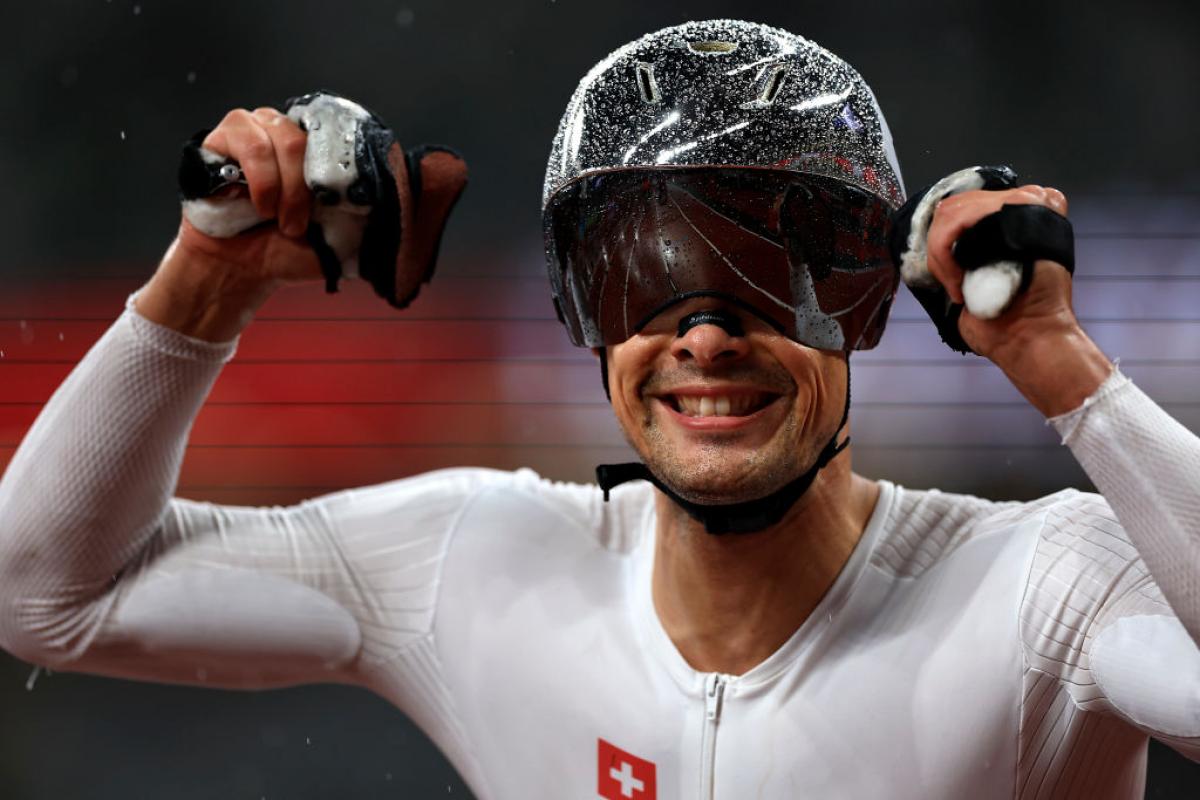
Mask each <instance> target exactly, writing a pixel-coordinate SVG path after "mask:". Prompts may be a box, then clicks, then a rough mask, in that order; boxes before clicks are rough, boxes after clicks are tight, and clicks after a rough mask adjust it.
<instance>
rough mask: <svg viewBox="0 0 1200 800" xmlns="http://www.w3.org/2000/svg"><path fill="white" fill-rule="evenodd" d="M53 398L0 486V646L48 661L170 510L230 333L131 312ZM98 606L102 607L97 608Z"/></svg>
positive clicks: (72, 641) (72, 643)
mask: <svg viewBox="0 0 1200 800" xmlns="http://www.w3.org/2000/svg"><path fill="white" fill-rule="evenodd" d="M136 295H137V293H136V292H135V293H134V294H132V295H130V296H129V298H128V299H127V300H126V306H125V312H124V313H123V314H122V315H121V316H120V317H119V318H118V319H117V320H116V322H115V323H113V325H112V326H111V327H110V328H109V329H108V330H107V331H105V333H104V335H103V336H101V337H100V339H99V340H98V341H97V342H96V343H95V344H94V345H93V346H92V348H91V349H90V350H89V351H88V353H87V355H86V356H85V357H84V358H83V359H82V360H81V361H80V363H79V364H78V365H77V366H76V368H75V369H74V370H73V371H72V372H71V374H70V375H69V376H68V377H67V378H66V380H65V381H63V383H62V385H61V386H59V387H58V389H57V390H56V391H55V392H54V394H53V395H52V396H51V398H50V400H49V401H48V402H47V403H46V405H45V407H44V408H43V410H42V412H41V414H40V415H39V416H38V418H37V420H36V421H35V422H34V424H33V426H32V427H31V428H30V430H29V432H28V433H27V435H26V436H25V439H24V440H23V441H22V443H21V445H20V447H19V448H18V449H17V451H16V453H15V454H14V455H13V458H12V460H11V462H10V463H9V465H8V469H7V471H6V472H5V474H4V478H3V481H2V482H0V556H2V557H0V601H2V602H0V606H2V609H3V610H2V612H0V644H3V645H4V647H5V648H6V649H9V650H11V651H13V652H14V653H17V654H23V653H30V654H38V655H40V656H41V657H42V658H43V659H46V660H58V659H62V658H70V657H71V656H72V655H78V654H79V653H80V652H82V650H83V649H85V648H86V647H87V645H88V640H89V638H90V636H89V634H91V633H94V631H95V630H96V626H95V625H89V624H87V622H86V621H85V620H80V619H77V618H74V617H72V615H71V614H72V612H71V611H70V610H71V609H76V608H78V607H79V606H80V605H81V604H84V603H88V602H91V601H94V600H96V599H97V598H100V597H102V596H103V595H105V593H106V592H107V591H108V589H109V588H111V586H112V585H113V583H114V582H115V578H116V576H117V575H118V574H119V573H120V572H122V570H124V569H125V567H126V566H127V565H128V564H130V563H131V562H132V561H133V559H134V558H135V557H136V556H137V554H138V553H139V552H140V551H141V550H142V549H143V548H144V547H145V546H146V544H147V542H148V541H149V539H150V537H151V536H152V535H153V532H154V530H155V528H156V527H157V526H158V524H159V522H160V521H161V519H162V517H163V515H164V514H165V512H166V510H167V502H168V500H169V499H170V497H171V495H172V493H173V491H174V488H175V483H176V480H177V477H178V474H179V468H180V464H181V462H182V460H183V454H184V449H185V446H186V444H187V436H188V432H189V430H190V429H191V425H192V421H193V419H194V418H195V415H196V413H197V412H198V411H199V409H200V406H201V405H202V404H203V402H204V399H205V397H206V396H207V394H208V392H209V390H210V389H211V388H212V385H213V383H214V382H215V380H216V378H217V376H218V374H219V373H220V371H221V368H222V366H223V365H224V364H225V363H226V362H227V361H229V359H231V358H232V357H233V354H234V352H235V350H236V348H237V341H238V340H237V339H234V340H233V341H230V342H224V343H212V342H205V341H202V340H200V339H195V338H192V337H189V336H185V335H184V334H182V333H178V332H176V331H173V330H170V329H168V328H165V327H163V326H160V325H156V324H154V323H152V322H150V321H149V320H147V319H145V318H144V317H141V316H140V315H138V314H137V313H136V311H135V310H134V309H133V301H134V298H135V297H136ZM92 609H93V613H96V614H102V613H103V610H102V609H101V608H100V607H99V606H96V605H94V604H93V606H92Z"/></svg>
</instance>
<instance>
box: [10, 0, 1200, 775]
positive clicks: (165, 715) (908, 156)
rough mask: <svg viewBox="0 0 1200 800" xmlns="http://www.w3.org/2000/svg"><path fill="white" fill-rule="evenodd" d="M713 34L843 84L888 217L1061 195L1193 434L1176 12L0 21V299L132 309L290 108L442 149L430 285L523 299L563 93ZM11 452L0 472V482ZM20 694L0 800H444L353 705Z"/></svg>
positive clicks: (283, 8)
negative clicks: (246, 133) (962, 193)
mask: <svg viewBox="0 0 1200 800" xmlns="http://www.w3.org/2000/svg"><path fill="white" fill-rule="evenodd" d="M728 16H734V17H742V18H746V19H753V20H758V21H762V22H767V23H770V24H775V25H778V26H781V27H784V28H788V29H790V30H792V31H794V32H796V33H799V34H802V35H805V36H808V37H809V38H812V39H814V40H816V41H817V42H819V43H821V44H822V45H824V46H826V47H828V48H830V49H831V50H833V51H834V52H836V53H838V54H839V55H841V56H842V57H844V58H845V59H846V60H848V61H849V62H850V63H852V64H853V65H854V66H855V67H856V68H857V69H858V70H859V71H860V72H861V73H862V74H863V75H864V77H865V78H866V79H867V80H868V82H869V83H870V84H871V85H872V87H873V88H874V90H875V93H876V95H877V97H878V98H879V101H880V104H881V106H882V108H883V110H884V112H885V113H886V115H887V118H888V121H889V123H890V126H891V129H892V132H893V135H894V137H895V140H896V146H897V150H898V153H899V157H900V163H901V166H902V169H903V171H904V177H905V180H906V183H907V185H908V186H909V188H910V189H913V188H916V187H919V186H922V185H924V184H927V183H929V182H930V181H932V180H934V179H936V178H938V177H940V176H941V175H943V174H945V173H946V172H949V171H950V170H952V169H956V168H959V167H962V166H965V165H969V164H973V163H981V162H991V163H996V162H1007V163H1011V164H1013V165H1014V166H1015V167H1016V168H1017V169H1018V170H1019V171H1020V172H1021V173H1022V175H1024V176H1026V177H1028V178H1030V179H1031V180H1035V181H1038V182H1043V183H1047V184H1052V185H1055V186H1058V187H1059V188H1061V189H1063V191H1065V192H1066V194H1067V196H1068V198H1070V199H1071V200H1072V205H1073V208H1078V209H1080V213H1081V215H1082V216H1081V217H1080V219H1081V220H1082V221H1079V222H1077V230H1078V231H1079V233H1080V237H1081V238H1080V250H1081V256H1082V255H1083V254H1084V253H1085V252H1086V253H1089V254H1091V262H1092V264H1093V265H1095V267H1096V269H1094V270H1093V272H1098V273H1102V275H1104V274H1106V275H1108V276H1110V279H1111V280H1110V283H1111V286H1110V285H1109V284H1107V283H1103V282H1102V281H1100V282H1095V283H1092V284H1085V283H1083V282H1080V283H1079V284H1078V285H1079V286H1080V287H1081V288H1082V289H1088V288H1089V286H1090V287H1091V288H1092V289H1093V290H1094V291H1095V292H1097V293H1099V294H1102V295H1103V296H1105V297H1115V300H1113V302H1112V303H1111V305H1114V306H1116V307H1118V308H1119V307H1120V306H1121V303H1122V302H1123V301H1122V296H1121V294H1120V293H1121V291H1122V289H1121V287H1122V286H1128V287H1129V291H1130V294H1128V295H1125V296H1126V297H1129V298H1133V300H1130V301H1129V302H1130V303H1134V302H1136V303H1137V304H1138V307H1137V308H1136V309H1134V310H1132V311H1129V312H1128V314H1126V315H1125V316H1122V314H1121V313H1115V312H1112V311H1111V310H1100V311H1097V312H1096V313H1095V314H1094V315H1093V317H1092V319H1093V320H1094V321H1095V323H1096V324H1097V326H1098V329H1102V328H1103V326H1104V325H1106V324H1116V325H1121V324H1124V323H1128V322H1130V320H1131V319H1134V318H1136V319H1135V320H1134V323H1136V324H1129V325H1127V326H1126V327H1125V328H1120V329H1117V330H1116V332H1115V333H1113V335H1112V336H1113V338H1111V339H1110V340H1109V341H1112V342H1116V343H1120V344H1121V345H1123V346H1124V347H1125V349H1126V351H1127V352H1132V353H1142V354H1143V355H1142V356H1141V363H1138V361H1137V359H1136V358H1135V359H1133V364H1132V366H1130V367H1129V369H1128V371H1129V372H1130V373H1131V374H1134V375H1135V377H1140V376H1139V374H1138V370H1139V369H1142V370H1143V373H1142V375H1144V376H1145V378H1144V381H1143V382H1144V384H1145V385H1146V386H1147V387H1148V388H1147V391H1149V392H1150V393H1151V395H1152V396H1155V397H1156V399H1160V400H1162V401H1163V402H1164V405H1167V406H1168V408H1169V409H1170V410H1172V411H1173V412H1174V413H1177V415H1179V416H1180V418H1181V419H1182V420H1183V421H1184V422H1185V424H1188V425H1189V426H1190V427H1192V428H1193V430H1194V429H1196V419H1197V407H1198V406H1200V389H1198V388H1197V385H1198V383H1200V382H1198V381H1197V378H1196V370H1195V365H1196V359H1197V357H1200V351H1198V350H1197V345H1196V344H1195V341H1196V338H1195V337H1196V334H1197V333H1200V327H1198V326H1197V325H1196V324H1195V323H1197V322H1200V316H1198V315H1197V313H1196V311H1195V308H1196V305H1197V303H1196V301H1197V300H1200V293H1198V292H1197V288H1198V286H1200V283H1197V280H1198V279H1200V259H1198V258H1197V242H1198V240H1200V224H1197V221H1196V213H1195V212H1196V210H1197V199H1198V197H1200V148H1198V147H1197V145H1196V140H1197V133H1198V132H1200V108H1198V104H1197V101H1196V98H1197V91H1196V82H1197V79H1198V78H1200V63H1198V61H1200V55H1198V54H1197V53H1198V50H1197V46H1196V42H1197V41H1198V40H1200V16H1198V12H1197V11H1196V10H1195V7H1194V6H1192V5H1191V4H1185V3H1169V4H1168V3H1163V4H1153V3H1150V4H1141V5H1136V6H1135V5H1133V4H1129V3H1125V2H1114V1H1113V0H1100V1H1099V2H1090V3H1086V4H1085V3H1077V4H1072V3H1059V2H1036V3H1035V2H1020V1H1016V2H975V3H967V2H957V3H951V2H929V1H927V0H920V1H917V2H904V3H888V4H885V3H878V4H862V3H852V2H841V1H839V2H788V3H780V2H757V1H755V0H741V1H740V2H737V3H731V2H701V1H699V0H693V1H692V2H687V3H682V2H659V3H649V2H645V0H639V1H638V2H630V1H629V0H609V1H608V2H590V3H584V2H576V1H575V0H557V2H552V1H551V0H540V1H539V2H505V3H494V2H481V1H480V0H471V1H470V2H432V0H430V1H429V2H407V1H406V2H400V3H371V2H362V1H361V0H360V1H358V2H339V3H336V4H335V3H332V2H326V3H320V2H289V3H286V4H285V3H266V2H258V3H252V2H237V3H235V2H207V3H194V2H189V3H174V4H167V3H165V2H159V1H158V0H146V1H145V2H137V3H135V2H130V0H112V1H111V2H104V0H87V1H85V0H76V2H72V3H66V2H43V3H37V4H33V3H28V4H8V5H7V6H6V7H5V9H4V12H3V23H4V25H3V29H4V31H5V34H6V36H5V39H6V42H5V46H4V53H3V55H2V56H0V58H2V59H3V62H0V63H2V64H3V66H4V78H3V79H0V92H2V96H0V108H2V109H3V112H2V113H3V118H4V122H3V124H2V125H0V176H2V178H3V187H4V190H3V192H0V219H2V220H3V224H4V231H5V234H4V247H3V248H0V276H3V277H4V281H5V282H4V284H0V286H2V285H7V286H10V287H11V286H17V285H22V282H25V283H28V282H31V281H34V282H39V283H40V284H41V285H43V286H45V285H53V286H60V285H61V286H68V285H71V282H72V281H81V280H83V281H91V280H95V279H100V278H108V277H111V278H113V279H115V280H124V279H136V280H144V279H145V278H146V277H148V276H149V275H150V273H151V272H152V270H153V266H154V263H155V260H156V259H157V257H158V256H159V255H160V254H161V251H162V249H163V248H164V246H165V245H166V243H167V242H168V241H169V239H170V237H171V235H172V233H173V230H174V227H175V225H176V223H177V219H178V206H177V202H176V198H175V193H174V184H173V172H174V168H175V164H176V159H177V153H178V145H179V143H180V142H181V141H182V140H183V139H184V138H186V137H187V136H188V135H189V134H191V133H192V132H193V131H195V130H196V129H198V128H201V127H208V126H211V125H213V124H215V123H216V122H217V121H218V120H219V119H220V117H221V116H222V114H223V113H224V112H225V111H226V110H228V109H229V108H231V107H235V106H239V105H240V106H246V107H250V108H253V107H255V106H257V105H261V104H281V103H282V102H283V101H284V99H285V98H287V97H289V96H292V95H295V94H300V93H303V92H306V91H309V90H312V89H314V88H326V89H330V90H334V91H337V92H339V93H342V94H345V95H347V96H350V97H353V98H355V99H357V100H359V101H360V102H362V103H364V104H366V105H368V106H369V107H371V108H372V109H373V110H375V111H376V112H378V113H379V114H380V115H381V116H382V117H383V118H384V119H386V120H388V121H389V123H391V124H392V125H393V126H394V127H395V128H396V129H397V130H398V131H399V133H400V135H401V138H402V140H403V141H405V142H409V143H417V142H426V141H428V142H445V143H448V144H453V145H454V146H456V147H457V148H458V149H460V150H461V151H462V152H463V153H464V154H465V155H466V156H467V158H468V160H469V162H470V165H471V170H472V178H471V181H472V182H471V186H470V188H469V190H468V192H467V194H466V195H465V197H464V199H463V201H462V203H461V204H460V206H459V208H458V209H457V211H456V213H455V217H454V221H453V222H452V225H451V228H450V231H449V233H448V234H447V238H446V242H445V246H444V251H443V253H444V256H443V266H442V267H439V270H440V271H441V272H446V273H448V274H450V275H456V274H462V275H466V274H471V273H482V272H486V271H487V270H489V269H493V268H495V269H500V267H499V266H497V265H504V266H503V270H507V271H508V272H511V273H513V274H519V275H526V276H528V275H537V274H540V270H541V269H542V266H541V264H542V262H541V253H540V229H539V215H538V201H539V197H540V191H541V178H542V170H543V168H544V165H545V159H546V156H547V153H548V150H549V143H550V139H551V136H552V135H553V132H554V129H555V127H556V125H557V123H558V118H559V115H560V114H561V112H562V109H563V107H564V105H565V103H566V101H567V99H568V97H569V95H570V92H571V90H572V89H573V87H574V85H575V83H576V81H577V80H578V79H579V77H581V76H582V75H583V73H584V72H585V71H586V70H587V69H588V68H589V67H590V66H591V65H592V64H593V63H594V62H595V61H597V60H598V59H600V58H601V57H602V56H603V55H605V54H606V53H607V52H608V51H609V50H611V49H613V48H614V47H616V46H618V45H620V44H622V43H624V42H625V41H628V40H629V39H632V38H634V37H636V36H638V35H640V34H641V33H644V32H647V31H650V30H653V29H656V28H659V27H662V26H665V25H669V24H674V23H677V22H681V21H683V20H685V19H702V18H709V17H728ZM1147 220H1149V222H1148V221H1147ZM1164 220H1165V221H1164ZM1110 241H1111V245H1110ZM1106 259H1107V260H1106ZM1086 262H1087V259H1084V258H1082V257H1081V262H1080V273H1081V274H1080V278H1081V279H1082V280H1083V281H1086V280H1087V275H1086V271H1087V263H1086ZM1135 280H1136V283H1135V282H1134V281H1135ZM1121 281H1126V283H1124V284H1123V283H1121ZM77 285H84V284H77ZM86 285H91V284H86ZM133 285H136V282H135V283H134V284H133ZM3 291H5V289H3V288H0V292H3ZM539 291H540V290H539ZM1155 292H1158V293H1157V294H1156V293H1155ZM1172 303H1174V304H1175V305H1172ZM10 305H11V304H10ZM1177 307H1184V308H1185V311H1172V310H1171V309H1174V308H1177ZM414 308H415V307H414ZM547 308H548V304H547ZM1106 308H1107V307H1106ZM1160 308H1162V309H1167V310H1166V311H1163V312H1162V313H1161V314H1160V313H1159V311H1158V309H1160ZM1186 309H1190V311H1188V310H1186ZM898 311H903V309H898ZM1135 312H1136V313H1135ZM117 313H119V308H113V309H111V314H110V319H111V317H115V315H116V314H117ZM25 316H30V317H35V316H36V314H34V313H33V311H32V309H30V313H29V314H28V315H26V314H24V313H22V311H21V309H17V310H16V311H15V312H13V313H11V314H7V315H6V316H5V317H4V319H3V320H0V322H4V323H12V324H15V323H16V322H17V318H18V317H21V318H24V317H25ZM916 319H917V318H916V317H914V320H916ZM1164 320H1165V321H1167V322H1169V323H1171V324H1170V326H1169V327H1154V326H1155V325H1156V324H1158V323H1159V322H1162V321H1164ZM1139 325H1140V326H1141V327H1138V326H1139ZM23 326H24V323H23V322H22V328H23ZM922 329H923V328H922ZM1147 331H1149V332H1147ZM1164 331H1165V333H1164ZM1181 331H1182V334H1181V333H1180V332H1181ZM889 333H892V331H889ZM1188 334H1190V335H1191V336H1192V338H1191V339H1190V340H1188V341H1187V342H1185V343H1184V344H1180V343H1179V341H1175V347H1174V349H1173V350H1172V351H1171V353H1172V355H1171V359H1172V361H1171V364H1170V365H1169V371H1163V370H1161V369H1159V366H1161V364H1159V362H1158V361H1156V359H1155V358H1154V353H1155V352H1156V350H1155V348H1157V347H1160V346H1161V345H1160V343H1159V341H1156V339H1160V340H1164V341H1165V340H1166V339H1169V338H1170V337H1171V336H1175V337H1176V338H1178V337H1179V336H1181V335H1188ZM923 335H924V334H923ZM1106 349H1110V348H1109V347H1108V346H1106ZM1110 352H1111V349H1110ZM1147 353H1148V354H1149V355H1146V354H1147ZM1117 354H1120V353H1117ZM10 355H11V354H10ZM1123 363H1127V362H1123ZM868 367H869V364H868ZM1155 370H1158V371H1155ZM4 374H5V373H3V372H0V380H4ZM856 380H857V373H856ZM596 390H597V393H598V387H596ZM866 391H867V392H868V393H869V392H870V388H869V386H868V389H867V390H866ZM595 399H596V400H602V399H603V398H602V397H599V398H595ZM1006 413H1007V412H1006ZM1022 424H1024V423H1022ZM14 436H15V437H16V438H15V439H14ZM17 441H19V436H17V435H16V434H13V435H11V436H9V437H8V438H7V439H6V440H5V441H4V442H3V444H4V445H5V446H6V447H5V454H6V456H7V455H11V450H12V446H14V445H15V444H16V443H17ZM867 441H868V444H869V438H868V440H867ZM1039 442H1040V443H1039V444H1037V445H1036V447H1043V448H1044V447H1048V445H1047V444H1046V442H1045V441H1041V440H1039ZM968 444H969V443H968ZM963 446H964V447H965V446H967V445H966V444H964V445H963ZM1031 446H1033V445H1031ZM864 452H865V453H866V456H864V463H865V464H866V466H867V470H866V472H867V474H872V475H878V476H887V477H892V478H899V479H902V480H904V479H907V482H908V483H909V484H910V485H948V488H956V489H959V490H969V491H976V492H978V493H981V494H989V495H993V496H998V495H999V494H1004V493H1007V494H1008V495H1010V496H1033V495H1034V494H1036V493H1038V492H1041V491H1045V490H1050V489H1052V488H1057V487H1058V486H1061V485H1066V484H1071V485H1079V486H1087V482H1086V477H1084V476H1082V474H1081V473H1080V472H1079V471H1078V470H1077V469H1076V470H1074V471H1071V468H1070V466H1067V467H1062V464H1063V463H1064V462H1063V459H1062V457H1061V456H1057V457H1056V458H1057V459H1058V460H1057V461H1056V460H1054V459H1053V458H1051V459H1049V460H1046V459H1042V458H1040V457H1039V456H1038V453H1039V452H1043V451H1034V452H1033V455H1032V456H1029V457H1028V458H1027V459H1026V461H1024V462H1021V463H1022V464H1027V465H1029V466H1028V468H1027V469H1025V468H1022V469H1015V468H1014V469H1013V470H1011V471H1010V473H1009V474H1008V475H1006V476H1005V478H1004V480H1003V481H999V482H998V481H996V480H993V479H992V478H990V477H987V475H990V474H991V473H987V475H984V473H979V472H972V471H971V470H966V471H963V470H959V471H958V472H952V471H951V470H950V469H949V468H946V467H944V466H941V467H938V469H941V470H942V472H940V473H939V472H937V471H936V470H934V471H930V470H932V469H933V468H929V469H927V470H926V471H920V470H916V471H915V472H914V471H913V470H915V469H916V468H910V467H908V466H906V465H907V462H902V461H898V460H896V459H895V458H894V457H892V456H888V455H887V454H886V453H883V454H880V453H882V450H881V451H880V453H876V455H875V456H872V455H871V453H870V452H869V451H864ZM1026 455H1027V456H1028V455H1029V454H1028V453H1027V454H1026ZM947 458H949V457H947ZM859 463H860V462H859V461H858V460H856V464H859ZM937 463H938V464H943V465H944V464H951V463H953V461H951V460H943V461H941V462H937ZM1008 463H1009V465H1010V467H1011V465H1012V462H1011V461H1009V462H1008ZM894 465H899V466H894ZM1047 465H1049V466H1047ZM906 470H908V471H906ZM400 472H404V469H401V470H400ZM574 474H575V473H573V472H572V473H571V475H574ZM914 475H915V476H919V477H917V478H914V477H913V476H914ZM973 476H974V477H973ZM981 476H982V477H981ZM28 676H29V668H28V667H27V666H25V665H23V664H21V663H20V662H17V661H15V660H14V659H11V658H9V657H7V656H4V655H0V704H2V705H0V708H2V709H3V710H2V711H0V797H3V798H135V797H136V798H143V797H146V798H157V797H172V798H215V797H220V798H225V797H230V798H235V797H236V798H243V797H244V798H259V797H267V798H324V797H356V798H357V797H364V798H366V797H435V796H436V797H444V796H447V795H450V796H466V795H467V792H466V790H465V788H464V787H463V786H462V785H461V783H460V782H459V780H458V779H457V778H456V777H455V776H454V774H453V772H452V770H450V769H449V768H448V767H447V766H446V765H445V763H444V762H443V761H442V760H441V757H440V756H439V755H438V754H437V752H436V751H435V750H434V749H433V748H432V747H431V746H430V745H429V744H428V742H426V741H425V740H424V738H423V737H422V735H421V734H419V733H418V732H416V731H415V730H414V729H413V728H412V727H411V726H410V725H409V724H408V723H407V722H406V721H405V720H404V719H403V717H402V716H401V715H400V714H399V712H396V711H395V710H393V709H391V708H390V707H389V706H387V705H386V704H385V703H383V702H382V701H379V700H377V699H375V698H373V697H372V696H370V695H368V694H366V693H365V692H361V691H357V690H351V689H346V688H342V687H309V688H303V689H293V690H283V691H273V692H264V693H232V692H218V691H212V690H198V689H180V688H175V687H160V686H150V685H136V684H131V683H126V682H121V681H114V680H105V679H97V678H88V677H82V676H76V675H66V674H62V675H60V674H55V675H50V676H45V675H43V676H42V677H40V678H39V679H38V681H37V683H36V686H34V688H33V689H32V690H31V691H29V690H27V688H26V679H27V677H28ZM865 766H866V765H865ZM1198 794H1200V767H1196V766H1195V765H1192V764H1190V763H1188V762H1185V761H1183V760H1182V759H1181V758H1179V757H1178V756H1176V755H1175V754H1173V753H1172V752H1170V751H1168V750H1167V749H1166V748H1163V747H1161V746H1158V745H1153V744H1152V746H1151V769H1150V779H1149V788H1148V791H1147V796H1148V797H1155V798H1184V797H1196V796H1197V795H1198Z"/></svg>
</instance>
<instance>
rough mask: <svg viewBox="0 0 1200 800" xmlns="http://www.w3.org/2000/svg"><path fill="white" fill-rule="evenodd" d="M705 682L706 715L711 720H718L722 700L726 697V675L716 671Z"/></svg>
mask: <svg viewBox="0 0 1200 800" xmlns="http://www.w3.org/2000/svg"><path fill="white" fill-rule="evenodd" d="M705 683H706V685H705V687H704V716H705V717H707V718H708V720H709V721H710V722H716V721H717V719H718V718H719V717H720V716H721V701H722V700H723V699H724V698H725V676H724V675H722V674H721V673H719V672H714V673H712V674H711V675H709V676H708V680H707V681H706V682H705Z"/></svg>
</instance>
